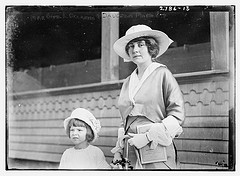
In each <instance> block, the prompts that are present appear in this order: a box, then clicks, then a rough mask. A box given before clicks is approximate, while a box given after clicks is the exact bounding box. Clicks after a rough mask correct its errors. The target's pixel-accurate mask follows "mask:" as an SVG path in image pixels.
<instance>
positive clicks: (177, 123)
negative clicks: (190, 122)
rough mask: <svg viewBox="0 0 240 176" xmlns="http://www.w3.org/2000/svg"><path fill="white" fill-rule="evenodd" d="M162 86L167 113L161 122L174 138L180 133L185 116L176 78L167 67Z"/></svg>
mask: <svg viewBox="0 0 240 176" xmlns="http://www.w3.org/2000/svg"><path fill="white" fill-rule="evenodd" d="M162 86H163V96H164V101H165V107H166V114H167V116H166V118H165V119H163V120H162V123H163V124H164V126H165V128H166V129H167V131H168V133H169V134H170V136H171V137H172V138H174V137H177V136H179V135H180V134H181V133H182V127H181V125H182V124H183V121H184V118H185V111H184V101H183V96H182V92H181V90H180V87H179V85H178V83H177V81H176V79H175V78H174V77H173V75H172V73H171V72H170V71H169V70H168V69H166V72H165V75H164V79H163V85H162Z"/></svg>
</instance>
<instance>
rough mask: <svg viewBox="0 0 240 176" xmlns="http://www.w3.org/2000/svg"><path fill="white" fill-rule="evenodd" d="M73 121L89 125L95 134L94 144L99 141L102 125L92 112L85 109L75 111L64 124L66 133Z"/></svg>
mask: <svg viewBox="0 0 240 176" xmlns="http://www.w3.org/2000/svg"><path fill="white" fill-rule="evenodd" d="M71 119H79V120H82V121H84V122H85V123H87V124H88V125H89V126H90V127H91V129H92V131H93V133H94V139H93V141H92V142H94V141H95V140H96V139H97V137H98V132H99V131H100V129H101V125H100V121H99V120H97V119H96V118H95V117H94V115H93V114H92V113H91V112H89V111H88V110H87V109H84V108H77V109H75V110H74V111H73V112H72V114H71V116H70V117H68V118H66V119H65V120H64V122H63V124H64V129H65V131H67V127H68V123H69V122H70V120H71Z"/></svg>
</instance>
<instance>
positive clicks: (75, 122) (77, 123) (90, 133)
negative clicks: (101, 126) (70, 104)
mask: <svg viewBox="0 0 240 176" xmlns="http://www.w3.org/2000/svg"><path fill="white" fill-rule="evenodd" d="M72 126H74V127H85V128H86V129H87V134H86V140H87V141H88V142H91V141H92V140H93V139H94V133H93V131H92V129H91V127H90V126H89V125H88V124H87V123H85V122H84V121H82V120H79V119H71V120H70V121H69V123H68V127H67V135H68V137H70V128H71V127H72Z"/></svg>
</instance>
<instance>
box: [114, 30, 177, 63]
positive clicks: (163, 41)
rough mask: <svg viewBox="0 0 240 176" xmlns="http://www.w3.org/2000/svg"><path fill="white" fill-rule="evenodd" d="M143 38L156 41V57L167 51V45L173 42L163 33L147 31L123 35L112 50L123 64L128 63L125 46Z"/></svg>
mask: <svg viewBox="0 0 240 176" xmlns="http://www.w3.org/2000/svg"><path fill="white" fill-rule="evenodd" d="M143 36H148V37H153V38H154V39H155V40H157V42H158V45H159V53H158V55H157V56H156V57H159V56H161V55H162V54H163V53H164V52H165V51H166V50H167V49H168V47H169V45H170V44H171V43H172V42H173V41H172V40H171V39H170V38H169V37H168V36H167V35H166V34H165V33H164V32H161V31H158V30H148V31H141V32H136V33H133V34H129V35H125V36H123V37H121V38H119V39H118V40H117V41H116V42H115V43H114V45H113V49H114V51H115V52H116V53H117V54H118V55H119V56H120V57H122V58H123V59H124V61H125V62H129V61H130V57H129V55H127V53H126V51H125V47H126V45H127V44H128V42H130V41H131V40H133V39H135V38H138V37H143Z"/></svg>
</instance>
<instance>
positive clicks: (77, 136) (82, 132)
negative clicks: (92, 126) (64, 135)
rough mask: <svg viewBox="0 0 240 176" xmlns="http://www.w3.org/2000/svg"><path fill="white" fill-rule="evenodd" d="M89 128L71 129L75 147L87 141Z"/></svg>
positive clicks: (71, 137)
mask: <svg viewBox="0 0 240 176" xmlns="http://www.w3.org/2000/svg"><path fill="white" fill-rule="evenodd" d="M86 134H87V128H86V127H74V126H71V128H70V139H71V141H72V142H73V143H74V144H75V145H79V144H81V143H83V142H84V141H86Z"/></svg>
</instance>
